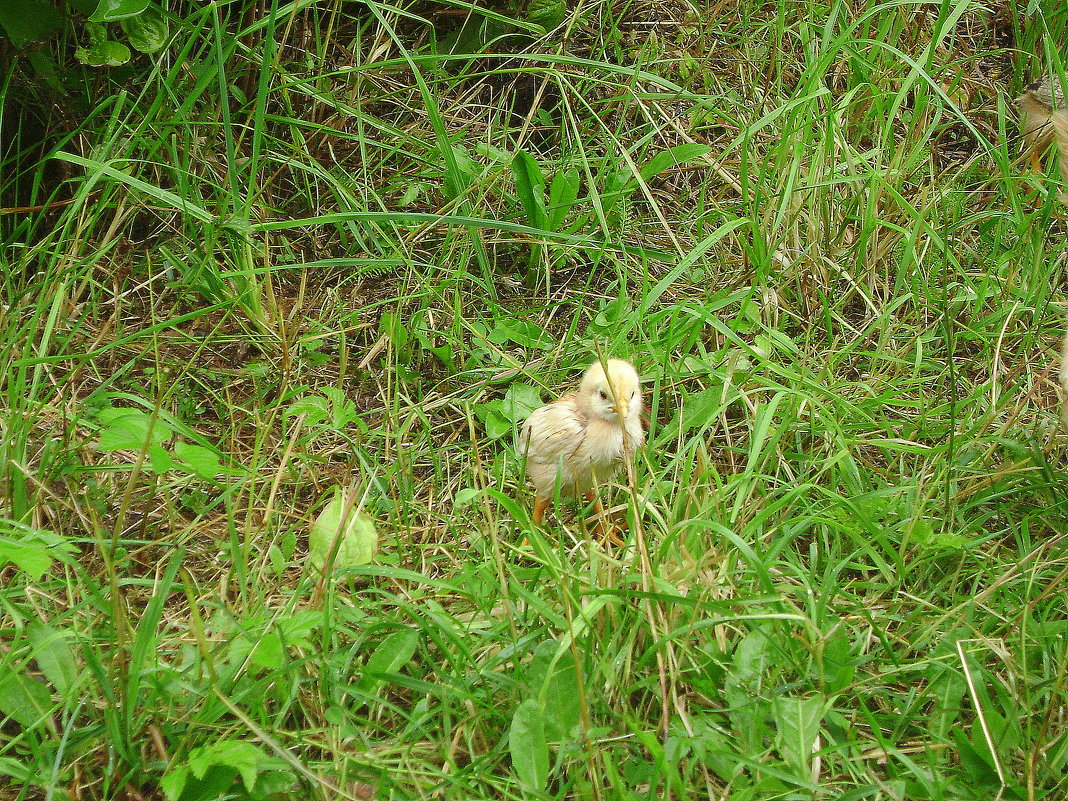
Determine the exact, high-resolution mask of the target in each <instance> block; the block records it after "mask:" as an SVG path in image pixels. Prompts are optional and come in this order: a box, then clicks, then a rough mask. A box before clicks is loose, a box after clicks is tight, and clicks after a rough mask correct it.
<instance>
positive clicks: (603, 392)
mask: <svg viewBox="0 0 1068 801" xmlns="http://www.w3.org/2000/svg"><path fill="white" fill-rule="evenodd" d="M597 394H598V395H600V396H601V400H608V393H607V392H605V391H604V390H603V389H602V390H601V391H600V392H598V393H597Z"/></svg>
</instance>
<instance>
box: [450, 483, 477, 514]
mask: <svg viewBox="0 0 1068 801" xmlns="http://www.w3.org/2000/svg"><path fill="white" fill-rule="evenodd" d="M481 494H482V490H480V489H475V488H474V487H464V488H463V489H461V490H457V492H456V495H455V496H453V499H452V505H453V508H455V509H463V508H464V507H465V506H470V505H471V502H472V501H474V500H475V498H477V497H479V496H480V495H481Z"/></svg>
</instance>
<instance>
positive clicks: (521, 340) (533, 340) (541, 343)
mask: <svg viewBox="0 0 1068 801" xmlns="http://www.w3.org/2000/svg"><path fill="white" fill-rule="evenodd" d="M486 338H487V339H488V340H489V341H490V342H492V343H494V344H495V345H506V344H508V343H509V342H514V343H515V344H516V345H519V346H520V347H524V348H541V349H544V350H548V349H549V348H552V347H555V346H556V340H555V339H554V338H553V337H552V336H550V335H549V334H548V333H547V332H546V331H545V329H543V328H542V327H541V326H539V325H538V324H537V323H533V322H531V321H529V320H516V319H512V320H499V321H498V322H497V324H496V325H495V326H494V327H493V328H492V329H491V330H490V332H489V334H488V335H487V336H486Z"/></svg>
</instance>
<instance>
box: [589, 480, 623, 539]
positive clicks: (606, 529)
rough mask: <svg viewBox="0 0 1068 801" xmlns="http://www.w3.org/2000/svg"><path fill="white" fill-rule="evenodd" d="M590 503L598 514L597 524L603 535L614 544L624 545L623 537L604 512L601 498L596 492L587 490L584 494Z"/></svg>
mask: <svg viewBox="0 0 1068 801" xmlns="http://www.w3.org/2000/svg"><path fill="white" fill-rule="evenodd" d="M583 497H584V498H585V499H586V501H587V502H588V503H592V504H593V513H594V514H595V515H596V516H597V525H598V527H599V528H600V529H601V536H603V537H604V538H605V539H606V540H608V541H609V542H611V543H612V544H613V545H624V544H625V543H624V542H623V539H622V538H621V537H620V536H619V534H618V533H617V532H616V530H615V527H614V526H613V525H612V522H611V521H610V520H609V519H608V516H607V515H606V514H605V512H604V504H602V503H601V499H600V498H599V497H598V495H597V493H596V492H587V493H586V494H585V495H584V496H583Z"/></svg>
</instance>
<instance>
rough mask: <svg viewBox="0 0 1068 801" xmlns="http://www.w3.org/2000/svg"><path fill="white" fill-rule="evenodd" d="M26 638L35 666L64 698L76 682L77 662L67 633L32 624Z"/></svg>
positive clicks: (44, 625)
mask: <svg viewBox="0 0 1068 801" xmlns="http://www.w3.org/2000/svg"><path fill="white" fill-rule="evenodd" d="M27 636H28V639H29V641H30V646H31V648H32V651H31V653H32V654H33V658H34V659H35V660H37V666H38V667H39V668H40V669H41V672H42V673H44V676H45V678H46V679H48V681H49V682H50V683H51V684H52V686H53V687H55V688H56V691H57V692H58V693H59V694H60V695H62V696H64V697H66V696H67V694H68V693H69V692H70V691H71V689H72V688H73V687H74V685H75V683H76V682H77V680H78V660H77V659H76V658H75V656H74V650H73V649H72V648H71V647H70V643H69V642H68V640H67V633H66V632H64V631H62V630H60V629H54V628H52V627H51V626H48V625H46V624H44V623H33V624H32V625H31V626H30V628H29V632H28V635H27Z"/></svg>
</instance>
